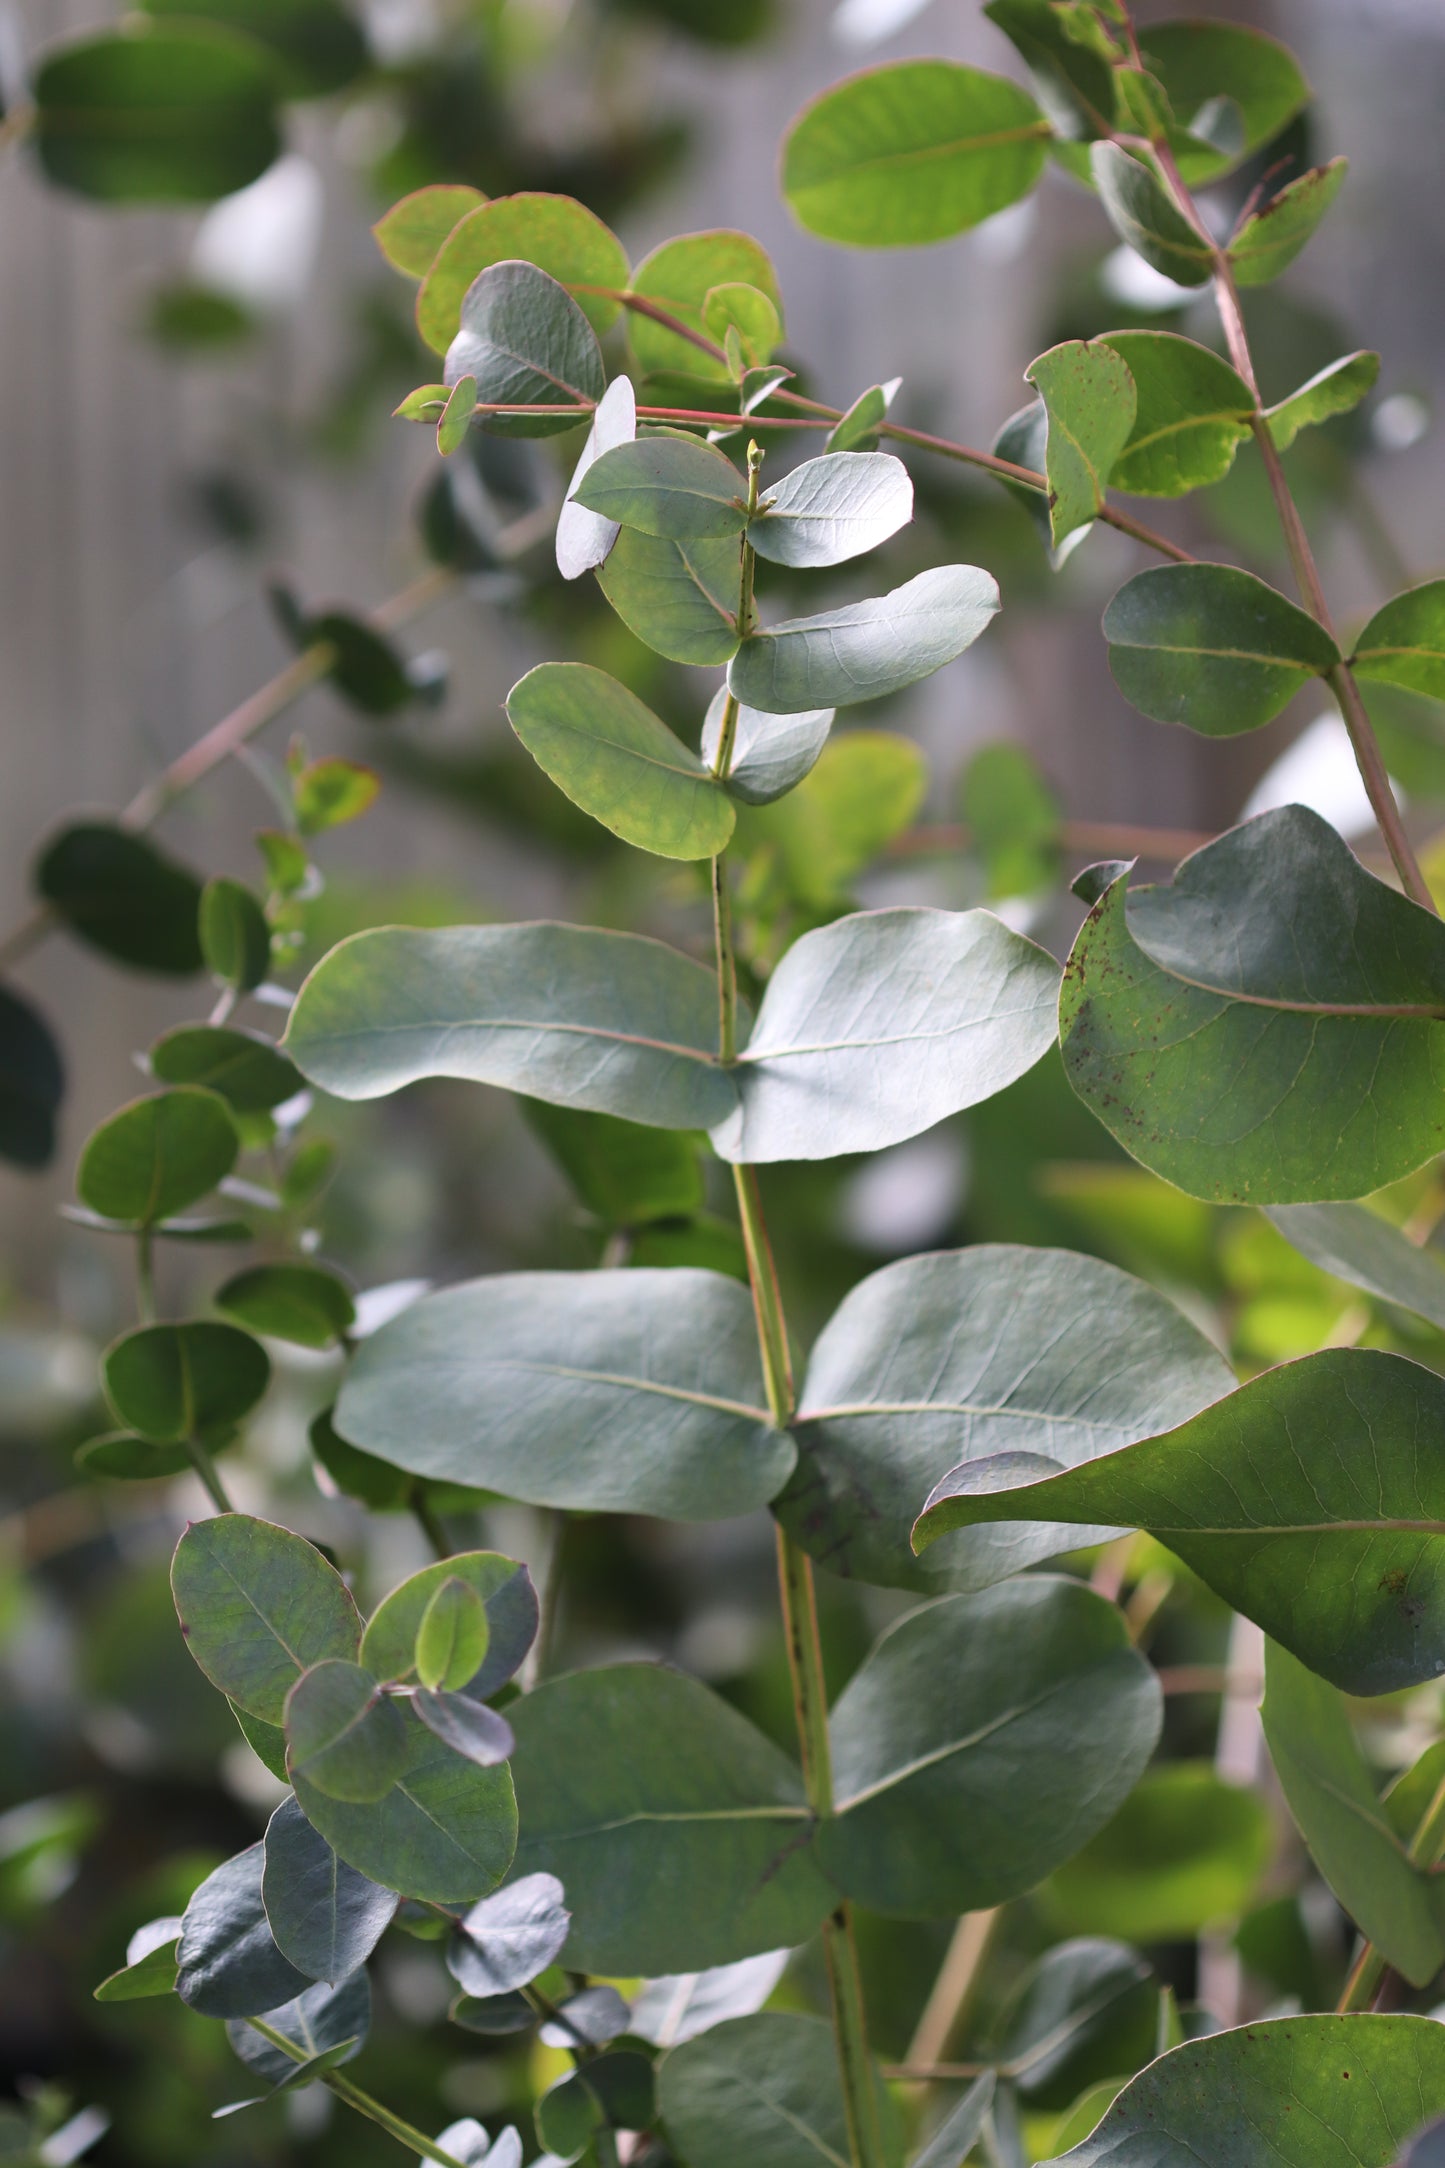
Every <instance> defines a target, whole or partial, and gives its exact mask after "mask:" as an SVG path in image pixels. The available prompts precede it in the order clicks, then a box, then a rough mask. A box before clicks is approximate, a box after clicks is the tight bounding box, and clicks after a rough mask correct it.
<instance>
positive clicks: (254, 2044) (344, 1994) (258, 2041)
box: [226, 1972, 371, 2087]
mask: <svg viewBox="0 0 1445 2168" xmlns="http://www.w3.org/2000/svg"><path fill="white" fill-rule="evenodd" d="M248 2014H250V2015H254V2016H257V2017H262V2016H263V2017H264V2018H265V2020H266V2023H267V2024H268V2025H269V2026H270V2027H271V2029H272V2031H273V2032H279V2033H284V2034H285V2035H286V2038H287V2039H288V2040H291V2041H294V2042H295V2045H296V2046H297V2048H298V2049H300V2050H301V2052H302V2054H303V2056H304V2057H305V2059H306V2061H307V2062H310V2061H311V2060H312V2059H313V2058H320V2057H322V2056H327V2057H332V2055H333V2051H335V2050H338V2049H343V2048H344V2050H345V2052H343V2053H341V2054H339V2055H335V2056H334V2060H331V2061H328V2064H327V2067H328V2068H334V2067H335V2063H336V2062H349V2061H350V2060H351V2057H352V2056H353V2055H356V2054H359V2053H360V2051H361V2047H362V2044H363V2042H364V2041H365V2039H366V2035H367V2033H368V2032H369V2031H370V2029H371V1982H370V1981H369V1980H368V1978H367V1976H366V1974H365V1973H364V1972H354V1973H353V1974H352V1975H351V1977H350V1978H349V1979H346V1980H342V1981H340V1982H339V1983H338V1984H337V1985H336V1986H334V1987H333V1986H331V1985H329V1984H328V1983H327V1982H326V1981H324V1980H323V1981H320V1982H318V1983H317V1985H316V1986H314V1987H308V1988H307V1989H306V1990H305V1992H304V1993H302V1994H300V1995H297V1996H296V1997H295V1998H294V1999H293V2000H292V2001H290V2002H287V2003H284V2004H283V2005H282V2006H281V2008H280V2009H277V2010H266V2011H255V2012H252V2013H248ZM226 2038H227V2040H228V2041H229V2042H230V2044H231V2046H232V2048H233V2049H234V2050H235V2052H236V2054H237V2055H239V2056H240V2058H241V2061H242V2062H243V2063H245V2064H246V2065H247V2066H248V2067H249V2068H250V2069H252V2070H254V2071H256V2072H257V2073H258V2074H259V2075H260V2076H261V2077H263V2078H266V2079H268V2080H269V2081H270V2083H271V2084H272V2085H274V2086H277V2087H280V2086H283V2085H287V2084H290V2083H293V2082H294V2081H295V2078H296V2074H297V2073H298V2071H299V2070H300V2069H301V2064H300V2062H298V2061H296V2060H295V2059H293V2058H292V2057H291V2056H289V2055H287V2054H286V2052H285V2050H284V2049H282V2048H278V2047H274V2046H273V2045H272V2043H271V2042H270V2041H269V2040H268V2039H266V2037H265V2036H264V2034H262V2033H258V2032H256V2031H255V2030H254V2029H253V2028H252V2027H251V2026H249V2025H248V2024H247V2023H246V2021H245V2018H244V2017H237V2018H233V2019H231V2020H230V2021H229V2022H228V2024H227V2026H226Z"/></svg>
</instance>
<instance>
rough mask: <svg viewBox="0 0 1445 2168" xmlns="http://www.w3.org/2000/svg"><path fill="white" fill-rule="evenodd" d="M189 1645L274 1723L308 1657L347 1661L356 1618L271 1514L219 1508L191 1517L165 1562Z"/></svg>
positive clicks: (233, 1693) (357, 1629) (234, 1695)
mask: <svg viewBox="0 0 1445 2168" xmlns="http://www.w3.org/2000/svg"><path fill="white" fill-rule="evenodd" d="M171 1588H172V1591H173V1593H174V1596H175V1600H176V1611H177V1614H178V1616H179V1618H180V1623H181V1632H182V1633H183V1634H184V1635H185V1638H186V1646H187V1648H188V1649H189V1650H190V1652H191V1654H192V1656H193V1657H194V1658H195V1660H196V1662H197V1663H198V1664H199V1665H200V1667H201V1669H202V1671H204V1673H205V1674H206V1677H207V1678H208V1679H209V1680H210V1681H211V1684H212V1685H213V1686H218V1687H219V1688H220V1690H221V1692H222V1693H223V1694H226V1695H229V1697H230V1699H231V1700H232V1701H233V1702H235V1703H237V1704H238V1706H239V1708H240V1709H243V1710H244V1711H245V1712H246V1714H247V1715H248V1716H253V1717H259V1718H260V1719H261V1720H262V1722H264V1723H267V1724H280V1723H281V1721H282V1717H283V1715H284V1712H285V1704H286V1696H287V1694H288V1693H289V1691H290V1689H291V1687H292V1686H293V1685H294V1684H295V1682H296V1680H297V1679H298V1678H299V1677H300V1675H301V1673H302V1672H303V1671H304V1670H305V1669H306V1668H307V1666H308V1665H310V1664H316V1663H321V1662H324V1661H325V1659H326V1658H328V1657H343V1658H348V1659H349V1658H352V1657H354V1656H355V1654H356V1647H357V1642H358V1641H359V1639H360V1636H361V1620H360V1619H359V1617H358V1616H357V1611H356V1606H355V1604H354V1603H353V1602H352V1600H351V1597H350V1596H349V1594H348V1593H347V1590H346V1584H345V1583H344V1582H343V1580H342V1579H341V1576H340V1574H338V1573H337V1572H336V1571H335V1569H334V1568H333V1567H331V1566H329V1565H328V1564H327V1563H326V1560H325V1559H324V1558H323V1557H322V1556H321V1553H320V1552H319V1551H318V1550H316V1549H314V1548H313V1546H312V1545H311V1544H309V1543H307V1542H305V1541H304V1540H303V1538H302V1537H300V1536H296V1535H293V1534H292V1533H291V1531H290V1529H289V1528H278V1527H276V1526H275V1525H274V1523H273V1522H271V1521H260V1520H253V1519H252V1518H251V1516H250V1515H249V1514H245V1513H221V1514H217V1515H216V1516H215V1518H214V1519H212V1520H207V1521H193V1522H192V1523H191V1525H190V1527H189V1528H187V1530H186V1532H185V1534H184V1535H183V1536H182V1537H181V1540H180V1542H179V1543H178V1544H177V1545H176V1554H175V1557H174V1559H173V1560H172V1563H171Z"/></svg>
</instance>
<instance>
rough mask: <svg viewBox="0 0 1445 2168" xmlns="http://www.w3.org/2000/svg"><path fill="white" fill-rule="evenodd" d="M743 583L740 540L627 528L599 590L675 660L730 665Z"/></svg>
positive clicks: (632, 627) (602, 569) (601, 572)
mask: <svg viewBox="0 0 1445 2168" xmlns="http://www.w3.org/2000/svg"><path fill="white" fill-rule="evenodd" d="M585 516H586V517H587V518H589V519H592V518H595V517H596V514H595V513H590V512H589V513H587V514H586V515H585ZM741 583H742V536H741V535H740V534H739V535H724V536H722V537H720V538H717V539H714V540H711V541H709V540H694V541H689V542H671V541H668V540H667V539H666V538H665V537H664V536H661V535H650V534H640V533H639V532H638V530H637V529H636V528H635V527H624V528H622V529H621V530H620V531H619V533H618V536H617V540H616V541H615V542H614V543H613V545H612V548H611V550H610V552H609V553H608V557H607V561H606V563H605V564H603V565H601V566H599V568H598V572H597V584H598V586H599V587H600V588H601V589H602V592H603V594H604V595H605V596H606V597H607V600H608V601H609V602H610V603H611V605H612V607H613V609H614V610H615V611H616V612H617V615H618V616H619V617H620V618H621V619H622V622H623V624H624V625H626V626H627V628H628V630H629V631H630V632H635V633H636V635H637V637H638V639H639V640H642V641H644V642H645V643H646V645H647V646H648V647H650V648H652V649H654V650H655V652H656V653H657V654H659V655H665V656H666V657H667V659H668V661H669V662H692V663H703V664H717V663H725V662H728V661H730V660H731V658H732V657H733V655H734V654H736V652H737V645H738V598H739V594H740V592H741Z"/></svg>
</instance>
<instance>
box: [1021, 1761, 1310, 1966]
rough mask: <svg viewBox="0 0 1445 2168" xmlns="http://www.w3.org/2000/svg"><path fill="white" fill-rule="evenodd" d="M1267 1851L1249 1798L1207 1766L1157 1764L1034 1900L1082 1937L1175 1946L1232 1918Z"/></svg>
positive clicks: (1264, 1816)
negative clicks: (1121, 1937)
mask: <svg viewBox="0 0 1445 2168" xmlns="http://www.w3.org/2000/svg"><path fill="white" fill-rule="evenodd" d="M1274 1848H1275V1833H1274V1828H1273V1825H1272V1822H1271V1818H1270V1814H1269V1810H1268V1808H1267V1807H1266V1806H1265V1803H1264V1801H1263V1800H1262V1799H1261V1798H1260V1797H1259V1796H1258V1794H1257V1793H1255V1792H1252V1791H1247V1790H1245V1788H1244V1787H1243V1786H1242V1785H1239V1784H1230V1783H1227V1782H1226V1781H1225V1780H1224V1779H1223V1778H1221V1777H1220V1776H1218V1775H1217V1774H1216V1772H1215V1770H1214V1768H1213V1767H1212V1765H1211V1764H1210V1763H1208V1762H1189V1761H1170V1762H1164V1763H1162V1764H1160V1765H1158V1766H1156V1767H1155V1768H1153V1769H1150V1770H1147V1771H1146V1772H1145V1774H1144V1776H1143V1778H1142V1779H1141V1781H1140V1783H1139V1785H1138V1786H1137V1788H1136V1789H1135V1790H1134V1791H1133V1792H1132V1793H1131V1795H1130V1796H1129V1798H1128V1799H1126V1800H1125V1801H1124V1804H1123V1805H1122V1807H1121V1808H1120V1809H1119V1811H1118V1813H1117V1814H1116V1815H1115V1816H1114V1818H1113V1820H1112V1821H1111V1822H1110V1823H1109V1824H1108V1826H1107V1828H1104V1829H1101V1830H1100V1831H1099V1832H1098V1834H1097V1835H1096V1836H1095V1837H1094V1838H1093V1839H1092V1840H1091V1842H1090V1843H1088V1844H1086V1845H1085V1846H1084V1848H1083V1850H1082V1851H1081V1852H1079V1853H1077V1854H1076V1856H1075V1857H1074V1858H1073V1859H1071V1860H1070V1861H1069V1862H1068V1863H1067V1865H1066V1866H1064V1867H1062V1868H1060V1869H1059V1871H1058V1872H1057V1873H1056V1874H1055V1875H1054V1877H1053V1880H1052V1881H1051V1882H1050V1884H1049V1886H1048V1889H1047V1890H1046V1891H1045V1892H1044V1894H1043V1897H1042V1900H1041V1901H1042V1903H1043V1905H1044V1906H1045V1907H1046V1908H1047V1910H1048V1911H1049V1912H1051V1913H1052V1915H1053V1917H1054V1918H1055V1919H1056V1920H1061V1921H1062V1922H1063V1923H1064V1924H1065V1925H1066V1926H1067V1927H1069V1928H1071V1929H1075V1930H1080V1931H1083V1932H1085V1933H1089V1932H1092V1933H1096V1934H1098V1933H1103V1932H1106V1931H1109V1930H1112V1931H1113V1932H1115V1933H1118V1934H1123V1935H1128V1936H1130V1937H1131V1938H1132V1939H1133V1940H1134V1941H1136V1942H1174V1941H1183V1940H1185V1939H1186V1938H1192V1937H1193V1936H1195V1935H1199V1934H1202V1933H1203V1932H1204V1931H1205V1930H1206V1929H1208V1928H1218V1927H1219V1926H1220V1925H1221V1923H1223V1922H1225V1921H1228V1920H1232V1919H1238V1918H1239V1916H1240V1914H1241V1913H1243V1912H1244V1911H1245V1909H1246V1908H1247V1906H1248V1905H1249V1904H1250V1902H1251V1900H1252V1899H1253V1898H1254V1896H1255V1895H1256V1893H1257V1891H1258V1887H1259V1884H1260V1881H1261V1879H1262V1878H1263V1876H1264V1873H1265V1870H1266V1868H1267V1867H1268V1865H1269V1861H1270V1856H1271V1854H1272V1853H1273V1851H1274Z"/></svg>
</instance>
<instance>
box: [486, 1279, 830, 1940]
mask: <svg viewBox="0 0 1445 2168" xmlns="http://www.w3.org/2000/svg"><path fill="white" fill-rule="evenodd" d="M618 1277H621V1275H618ZM509 1713H510V1715H511V1718H512V1724H513V1728H514V1730H515V1731H516V1734H517V1751H516V1754H515V1756H514V1758H513V1762H512V1774H513V1777H514V1779H515V1782H516V1786H517V1800H518V1805H519V1809H520V1814H521V1827H522V1841H521V1843H520V1845H519V1846H518V1849H517V1866H518V1869H519V1870H520V1872H522V1873H523V1874H527V1873H533V1872H536V1871H538V1870H542V1871H545V1872H549V1873H555V1874H557V1875H559V1876H560V1877H561V1878H562V1880H563V1882H564V1884H565V1887H566V1891H567V1902H568V1904H569V1905H570V1906H571V1908H572V1932H571V1935H570V1937H569V1939H568V1943H567V1950H566V1956H567V1962H568V1964H569V1965H571V1966H573V1967H575V1968H577V1969H579V1970H585V1971H588V1972H604V1973H636V1972H678V1971H682V1970H684V1969H685V1968H697V1967H701V1966H704V1965H721V1964H728V1963H731V1962H732V1961H733V1960H734V1959H736V1958H739V1957H748V1956H751V1955H753V1954H754V1953H755V1952H757V1951H759V1950H771V1949H776V1948H778V1947H779V1946H780V1945H782V1944H788V1945H792V1944H794V1943H798V1942H805V1941H806V1940H807V1938H808V1937H809V1935H811V1934H812V1932H813V1930H814V1929H815V1928H816V1927H817V1925H818V1924H819V1922H820V1921H821V1920H822V1918H823V1916H824V1914H825V1913H826V1912H828V1911H829V1910H830V1909H831V1907H832V1906H833V1905H834V1904H835V1903H836V1901H837V1899H836V1896H835V1894H834V1893H833V1892H832V1891H831V1890H830V1888H829V1885H828V1884H827V1883H826V1882H825V1881H824V1880H823V1878H822V1876H821V1875H820V1873H819V1872H818V1869H817V1866H816V1865H815V1863H814V1860H813V1852H812V1846H811V1844H810V1842H809V1829H810V1816H809V1813H808V1809H807V1806H806V1804H805V1801H804V1796H803V1789H802V1780H801V1778H800V1776H799V1773H798V1771H797V1770H796V1769H795V1768H794V1766H793V1764H792V1763H791V1762H789V1761H788V1760H786V1759H785V1757H784V1756H783V1755H782V1754H780V1753H779V1752H778V1750H777V1748H776V1747H775V1746H773V1745H772V1743H771V1742H770V1741H769V1740H767V1739H765V1738H764V1737H763V1735H762V1733H761V1732H759V1731H755V1730H754V1728H753V1726H752V1725H751V1724H749V1723H748V1722H747V1721H746V1719H745V1718H743V1717H741V1716H739V1715H738V1714H737V1713H736V1711H735V1710H733V1709H731V1708H729V1707H728V1705H727V1704H726V1703H725V1702H723V1701H721V1700H719V1698H718V1697H717V1696H716V1695H715V1694H713V1693H710V1692H709V1690H708V1689H707V1688H706V1687H705V1686H703V1685H701V1684H700V1683H699V1682H698V1681H697V1680H695V1679H689V1678H685V1677H683V1676H682V1675H681V1674H680V1673H678V1672H674V1671H668V1670H666V1669H664V1668H663V1667H662V1666H660V1665H655V1664H615V1665H611V1666H609V1667H607V1668H606V1669H603V1670H598V1671H579V1672H575V1673H573V1674H572V1676H571V1677H569V1678H563V1679H549V1680H548V1681H547V1683H546V1684H545V1685H543V1686H539V1687H536V1688H534V1690H533V1691H532V1692H531V1693H530V1694H527V1695H524V1696H523V1698H522V1699H521V1700H520V1701H518V1702H515V1703H514V1704H513V1706H512V1708H511V1710H510V1712H509Z"/></svg>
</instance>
